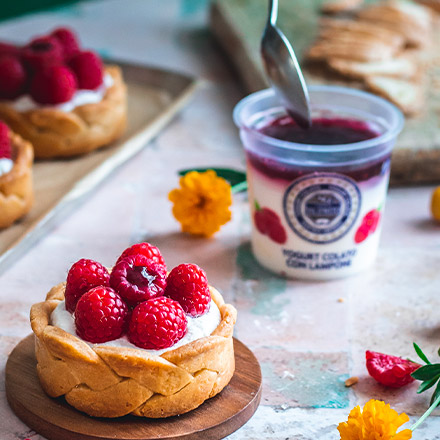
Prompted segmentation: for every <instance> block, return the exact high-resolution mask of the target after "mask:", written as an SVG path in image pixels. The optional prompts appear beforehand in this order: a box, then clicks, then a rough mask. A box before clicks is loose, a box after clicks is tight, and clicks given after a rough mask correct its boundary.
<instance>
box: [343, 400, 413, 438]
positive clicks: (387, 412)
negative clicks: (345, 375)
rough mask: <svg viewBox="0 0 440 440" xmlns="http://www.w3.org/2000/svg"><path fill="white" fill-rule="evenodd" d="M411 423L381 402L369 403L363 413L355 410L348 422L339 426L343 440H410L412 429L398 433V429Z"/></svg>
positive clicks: (403, 415) (373, 401)
mask: <svg viewBox="0 0 440 440" xmlns="http://www.w3.org/2000/svg"><path fill="white" fill-rule="evenodd" d="M408 421H409V417H408V416H407V415H406V414H405V413H402V414H400V415H399V414H398V413H397V411H395V410H394V409H392V408H391V407H390V405H388V404H385V403H384V402H381V401H380V400H373V399H372V400H370V401H368V402H367V403H366V404H365V406H364V409H363V411H361V409H360V407H359V406H356V407H355V408H353V409H352V410H351V412H350V415H349V416H348V420H347V421H346V422H343V423H340V424H339V426H338V431H339V434H340V435H341V440H408V439H410V438H411V436H412V431H411V430H410V429H404V430H403V431H400V432H399V433H397V429H398V428H400V426H402V425H403V424H404V423H406V422H408Z"/></svg>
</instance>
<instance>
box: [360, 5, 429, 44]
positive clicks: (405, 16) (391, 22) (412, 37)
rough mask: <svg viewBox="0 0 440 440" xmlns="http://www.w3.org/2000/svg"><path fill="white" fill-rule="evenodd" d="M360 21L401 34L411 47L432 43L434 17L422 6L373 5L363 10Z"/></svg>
mask: <svg viewBox="0 0 440 440" xmlns="http://www.w3.org/2000/svg"><path fill="white" fill-rule="evenodd" d="M358 19H359V20H361V21H364V22H372V23H374V24H375V25H380V26H382V27H384V28H386V29H390V30H393V31H396V32H399V33H401V34H402V35H403V36H404V37H405V39H406V42H407V44H408V45H410V46H425V45H426V44H428V43H430V41H431V37H432V36H431V31H432V15H431V13H430V12H429V10H428V9H427V8H425V7H423V6H420V5H416V4H410V3H406V2H405V3H404V4H403V3H400V2H387V3H383V4H379V5H373V6H370V7H367V8H364V9H362V10H361V11H360V12H359V13H358Z"/></svg>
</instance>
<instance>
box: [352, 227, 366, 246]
mask: <svg viewBox="0 0 440 440" xmlns="http://www.w3.org/2000/svg"><path fill="white" fill-rule="evenodd" d="M368 235H370V228H369V226H367V225H364V224H361V225H360V226H359V228H358V229H357V231H356V234H355V235H354V242H355V243H358V244H359V243H362V242H363V241H364V240H365V239H366V238H367V237H368Z"/></svg>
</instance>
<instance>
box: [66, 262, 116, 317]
mask: <svg viewBox="0 0 440 440" xmlns="http://www.w3.org/2000/svg"><path fill="white" fill-rule="evenodd" d="M109 279H110V275H109V273H108V270H107V269H106V268H105V267H104V266H103V265H102V264H101V263H98V262H96V261H93V260H87V259H85V258H83V259H81V260H79V261H77V262H76V263H74V264H73V266H72V267H71V268H70V270H69V273H68V274H67V282H66V291H65V293H64V297H65V299H66V309H67V310H68V311H69V312H70V313H73V312H74V311H75V307H76V303H77V302H78V300H79V299H80V298H81V296H82V295H84V293H86V292H87V291H89V290H90V289H92V288H93V287H98V286H108V285H109Z"/></svg>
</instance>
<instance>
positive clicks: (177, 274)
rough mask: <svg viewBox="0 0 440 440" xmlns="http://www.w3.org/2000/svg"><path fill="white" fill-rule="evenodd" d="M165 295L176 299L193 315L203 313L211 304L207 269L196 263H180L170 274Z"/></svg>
mask: <svg viewBox="0 0 440 440" xmlns="http://www.w3.org/2000/svg"><path fill="white" fill-rule="evenodd" d="M165 296H168V297H169V298H172V299H174V300H176V301H177V302H178V303H179V304H180V305H181V306H182V308H183V310H185V312H186V313H189V314H190V315H191V316H194V317H196V316H200V315H203V314H204V313H205V312H207V311H208V310H209V306H210V304H211V293H210V291H209V285H208V279H207V278H206V274H205V271H204V270H203V269H201V268H200V267H199V266H197V265H196V264H179V266H177V267H175V268H174V269H173V270H172V271H171V272H170V273H169V275H168V278H167V287H166V288H165Z"/></svg>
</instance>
